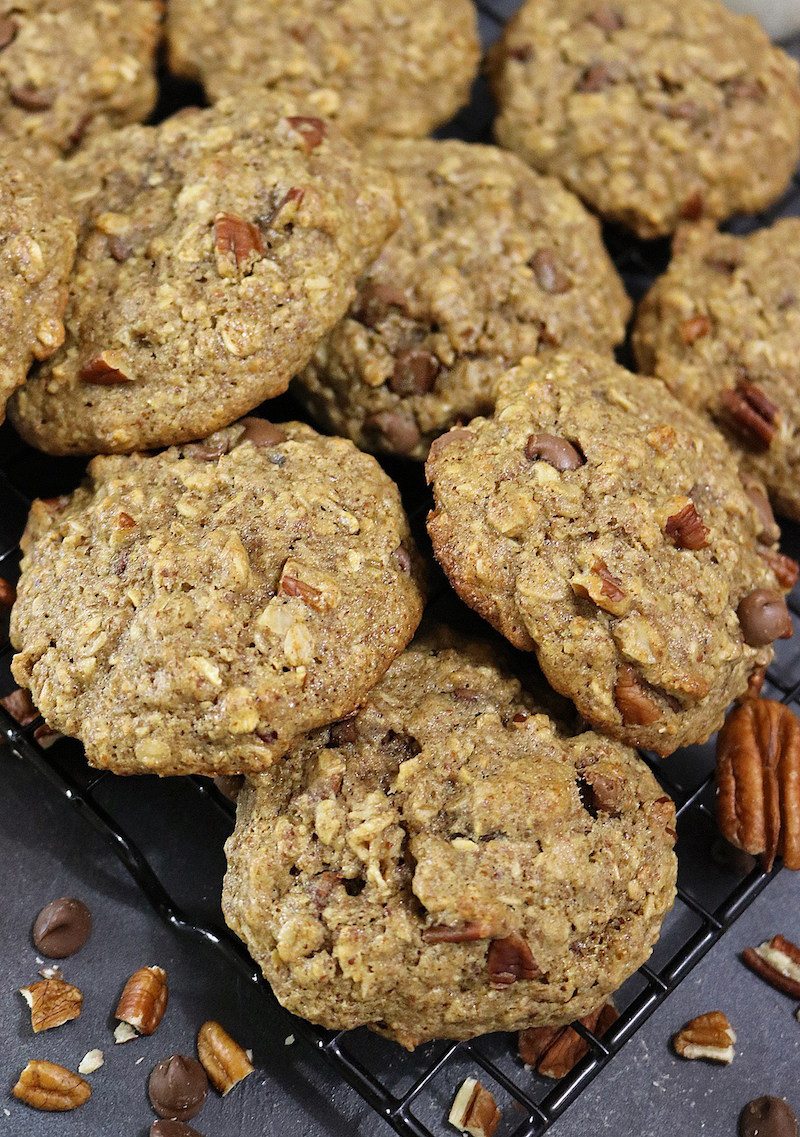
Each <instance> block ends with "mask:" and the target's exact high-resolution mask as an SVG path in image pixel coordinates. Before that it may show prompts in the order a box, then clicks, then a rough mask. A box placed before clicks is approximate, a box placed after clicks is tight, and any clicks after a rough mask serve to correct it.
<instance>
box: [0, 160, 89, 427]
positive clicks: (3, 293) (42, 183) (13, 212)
mask: <svg viewBox="0 0 800 1137" xmlns="http://www.w3.org/2000/svg"><path fill="white" fill-rule="evenodd" d="M76 228H77V226H76V225H75V222H74V220H73V219H72V216H71V215H70V213H69V211H68V210H67V205H66V200H65V199H64V197H63V195H62V193H61V192H60V189H59V187H58V185H55V184H51V183H50V182H48V181H46V180H45V178H44V177H43V176H42V175H40V173H39V172H38V171H37V170H35V169H34V168H33V167H32V166H30V165H29V163H28V162H27V160H26V159H25V157H24V155H23V154H22V153H21V152H20V151H19V150H18V149H17V148H16V147H14V146H10V147H9V146H6V147H5V148H4V149H3V151H2V153H0V422H2V421H3V420H4V418H5V407H6V400H7V399H8V398H9V396H10V395H11V394H12V392H13V391H15V390H16V389H17V387H19V386H20V385H21V384H22V383H23V382H24V380H25V376H26V374H27V372H28V368H29V367H30V365H31V362H32V360H33V359H46V358H47V356H49V355H52V354H53V352H54V351H55V350H56V349H57V348H58V347H59V346H60V345H61V343H62V342H63V340H64V324H63V322H62V319H61V318H62V316H63V314H64V307H65V305H66V302H67V278H68V276H69V271H70V268H71V267H72V261H73V257H74V256H75V234H76Z"/></svg>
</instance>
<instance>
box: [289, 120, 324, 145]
mask: <svg viewBox="0 0 800 1137" xmlns="http://www.w3.org/2000/svg"><path fill="white" fill-rule="evenodd" d="M286 121H287V122H288V123H289V126H290V127H291V128H292V130H294V131H296V132H297V133H298V134H299V135H300V137H301V138H302V140H303V149H304V150H305V152H306V154H310V153H311V151H312V150H316V148H317V147H318V146H319V145H320V144H321V143H322V142H323V140H324V139H325V137H326V135H327V133H328V127H327V125H326V123H324V122H323V120H322V119H321V118H314V117H313V116H311V115H290V116H289V117H288V118H287V120H286Z"/></svg>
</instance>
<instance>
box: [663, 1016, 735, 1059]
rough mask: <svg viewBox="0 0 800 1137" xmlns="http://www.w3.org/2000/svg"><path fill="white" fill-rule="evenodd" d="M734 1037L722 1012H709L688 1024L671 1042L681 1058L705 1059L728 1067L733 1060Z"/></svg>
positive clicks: (726, 1017)
mask: <svg viewBox="0 0 800 1137" xmlns="http://www.w3.org/2000/svg"><path fill="white" fill-rule="evenodd" d="M734 1042H736V1035H735V1034H734V1031H733V1028H732V1026H731V1024H730V1022H729V1020H728V1016H727V1015H726V1014H725V1012H724V1011H709V1012H708V1013H707V1014H705V1015H698V1016H697V1018H696V1019H692V1020H691V1022H688V1023H687V1024H686V1026H685V1027H683V1029H682V1030H679V1031H678V1033H677V1034H676V1035H675V1037H674V1038H673V1040H672V1045H673V1047H674V1048H675V1053H676V1054H679V1055H680V1056H681V1058H689V1059H694V1058H706V1059H708V1061H709V1062H721V1063H722V1064H723V1065H724V1066H728V1065H730V1063H731V1062H732V1061H733V1058H734V1053H735V1051H734V1049H733V1044H734Z"/></svg>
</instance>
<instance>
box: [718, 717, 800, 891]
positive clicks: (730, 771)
mask: <svg viewBox="0 0 800 1137" xmlns="http://www.w3.org/2000/svg"><path fill="white" fill-rule="evenodd" d="M716 778H717V820H718V823H719V828H720V831H721V833H722V835H723V837H725V839H726V840H727V841H729V842H730V843H731V845H734V846H735V847H736V848H737V849H743V850H744V851H745V852H746V853H750V854H752V855H754V856H755V855H758V854H761V857H762V861H763V865H764V868H765V869H766V871H767V872H769V871H770V869H771V868H772V864H773V862H774V860H775V856H776V854H778V853H780V855H781V856H782V857H783V861H784V864H785V866H786V867H787V868H790V869H800V793H798V786H800V721H798V719H797V718H796V717H795V716H794V715H793V714H792V712H791V711H790V710H789V708H788V707H786V706H784V705H783V704H782V703H777V702H775V701H774V700H772V699H745V700H743V702H742V703H741V705H740V706H738V707H736V708H735V709H734V710H733V711H731V713H730V714H729V715H728V717H727V719H726V720H725V725H724V726H723V728H722V730H721V731H720V732H719V736H718V738H717V775H716Z"/></svg>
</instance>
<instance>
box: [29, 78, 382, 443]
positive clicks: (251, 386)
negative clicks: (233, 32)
mask: <svg viewBox="0 0 800 1137" xmlns="http://www.w3.org/2000/svg"><path fill="white" fill-rule="evenodd" d="M295 112H297V113H295ZM64 180H65V184H66V187H67V191H68V193H69V196H70V199H71V201H72V203H73V204H74V206H75V208H76V209H77V210H78V212H79V215H80V220H81V230H80V235H79V245H78V258H77V262H76V266H75V271H74V273H73V278H72V283H71V289H70V298H69V303H68V306H67V312H66V318H65V322H66V327H67V339H66V342H65V344H64V346H63V348H62V349H61V350H60V351H59V352H58V353H57V354H56V355H55V356H54V357H53V359H52V360H50V361H49V362H48V363H47V364H46V365H45V366H42V367H41V368H39V369H38V370H37V371H36V372H35V373H34V374H32V375H31V377H30V381H29V383H28V384H27V385H26V388H25V391H24V393H23V394H22V395H21V396H20V397H19V398H18V399H17V401H16V402H15V403H14V405H13V407H12V408H10V413H11V415H12V416H13V419H14V423H15V425H16V426H17V429H18V430H19V431H20V433H21V434H22V435H23V437H25V438H26V439H27V440H28V441H29V442H32V443H33V444H34V445H35V446H38V447H40V448H41V449H43V450H46V451H48V452H50V453H55V454H67V453H70V454H71V453H87V452H88V453H97V452H101V453H119V452H126V451H130V450H136V449H142V448H147V447H155V446H164V445H168V444H171V443H178V442H184V441H187V440H189V439H193V438H203V437H205V436H206V435H207V434H210V433H212V432H213V431H214V430H218V429H220V428H221V427H224V426H227V425H228V424H229V423H230V422H233V421H234V420H235V419H236V418H238V417H239V416H240V415H243V414H246V413H247V412H248V411H250V410H252V409H253V408H254V407H256V406H257V405H258V404H259V403H261V402H262V401H263V400H264V399H267V398H271V397H272V396H273V395H277V394H280V393H281V392H282V391H285V390H286V387H287V386H288V383H289V380H290V379H291V377H292V375H293V374H294V373H295V372H296V371H297V370H298V369H299V368H300V367H302V366H304V365H305V363H306V362H307V360H308V357H309V356H310V354H311V352H312V350H313V348H314V346H315V345H316V343H317V341H318V340H319V339H320V338H321V336H323V335H324V334H325V332H326V331H328V329H329V328H331V327H332V326H333V325H334V324H335V323H336V322H337V321H338V320H339V319H340V317H341V316H342V315H343V314H344V312H345V311H346V310H347V305H348V304H349V302H350V300H351V299H352V296H353V293H354V287H355V281H356V279H357V277H358V276H359V274H360V273H361V271H362V270H363V269H364V268H365V267H366V265H367V264H368V263H369V262H370V261H371V260H372V259H373V258H374V256H375V254H376V253H377V252H378V250H379V248H380V246H381V245H382V243H383V241H384V240H385V238H386V237H387V236H388V235H389V233H390V232H391V231H392V229H393V227H394V226H395V224H396V222H397V207H396V203H395V194H394V185H393V182H392V181H391V179H390V177H389V176H388V175H386V174H383V173H382V172H381V171H379V170H374V169H371V168H368V167H365V166H364V165H363V163H362V161H361V158H360V155H359V153H358V152H357V151H356V149H355V147H353V146H352V145H351V144H350V143H349V142H347V141H346V140H345V139H344V138H342V137H341V135H340V134H339V133H338V131H336V130H335V129H334V128H330V129H329V127H328V125H327V124H326V123H325V122H323V121H322V120H321V119H318V118H316V117H314V116H308V115H304V114H303V113H302V108H299V107H297V106H295V105H294V104H292V103H291V102H287V101H286V100H283V99H278V98H277V97H275V96H271V95H269V94H268V93H263V94H262V95H259V96H258V98H256V99H254V100H253V101H249V102H248V101H247V100H242V99H239V100H224V101H223V102H221V103H218V104H217V105H216V106H215V107H213V108H212V109H211V110H206V111H199V110H188V111H183V112H181V113H180V114H177V115H175V116H173V117H172V118H170V119H168V120H167V121H165V122H164V123H162V124H161V125H160V126H158V127H147V126H133V127H128V128H127V129H126V130H125V131H122V132H120V133H119V134H117V135H116V136H115V138H114V146H113V147H111V148H109V146H108V143H107V142H106V141H105V140H101V139H98V140H96V141H95V142H91V143H88V144H87V145H86V147H85V148H84V150H83V151H82V152H81V153H80V154H78V155H76V157H75V158H74V159H72V161H71V162H70V163H68V164H67V165H66V167H65V172H64Z"/></svg>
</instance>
